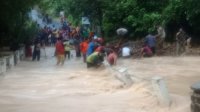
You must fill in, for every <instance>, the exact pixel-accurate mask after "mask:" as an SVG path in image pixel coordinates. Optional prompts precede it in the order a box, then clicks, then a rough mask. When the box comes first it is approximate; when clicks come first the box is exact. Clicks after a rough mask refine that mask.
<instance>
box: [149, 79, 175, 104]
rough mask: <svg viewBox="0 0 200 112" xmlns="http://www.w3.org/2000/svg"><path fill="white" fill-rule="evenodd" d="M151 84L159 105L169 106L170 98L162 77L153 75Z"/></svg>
mask: <svg viewBox="0 0 200 112" xmlns="http://www.w3.org/2000/svg"><path fill="white" fill-rule="evenodd" d="M152 85H153V88H154V90H155V93H156V95H157V97H158V99H159V104H160V105H161V106H168V107H169V106H170V104H171V99H170V96H169V92H168V89H167V86H166V83H165V81H164V79H163V78H162V77H158V76H156V77H153V78H152Z"/></svg>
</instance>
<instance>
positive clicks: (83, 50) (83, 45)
mask: <svg viewBox="0 0 200 112" xmlns="http://www.w3.org/2000/svg"><path fill="white" fill-rule="evenodd" d="M80 49H81V53H82V55H83V62H84V63H86V55H87V49H88V40H85V41H83V42H81V43H80Z"/></svg>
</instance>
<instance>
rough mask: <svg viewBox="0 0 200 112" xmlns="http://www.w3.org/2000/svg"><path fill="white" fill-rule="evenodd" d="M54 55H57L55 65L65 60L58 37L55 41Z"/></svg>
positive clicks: (63, 50) (62, 47) (63, 49)
mask: <svg viewBox="0 0 200 112" xmlns="http://www.w3.org/2000/svg"><path fill="white" fill-rule="evenodd" d="M55 47H56V57H57V65H60V64H61V65H64V60H65V56H64V54H65V48H64V45H63V43H62V41H61V38H58V40H57V42H56V45H55Z"/></svg>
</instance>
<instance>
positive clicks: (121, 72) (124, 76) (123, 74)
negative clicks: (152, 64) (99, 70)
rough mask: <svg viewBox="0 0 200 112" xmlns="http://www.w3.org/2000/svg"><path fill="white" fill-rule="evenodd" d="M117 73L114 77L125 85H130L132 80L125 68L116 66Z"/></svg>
mask: <svg viewBox="0 0 200 112" xmlns="http://www.w3.org/2000/svg"><path fill="white" fill-rule="evenodd" d="M117 71H118V74H116V77H117V78H118V79H119V80H120V81H122V82H123V83H124V84H125V85H126V86H131V85H132V84H133V80H132V79H131V76H130V75H129V74H128V72H127V71H128V69H127V68H118V69H117Z"/></svg>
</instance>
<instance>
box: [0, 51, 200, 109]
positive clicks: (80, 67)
mask: <svg viewBox="0 0 200 112" xmlns="http://www.w3.org/2000/svg"><path fill="white" fill-rule="evenodd" d="M46 52H47V57H46V58H45V57H44V56H43V57H42V59H41V61H40V62H37V61H36V62H32V61H30V60H28V59H26V60H25V61H22V62H21V63H19V64H18V65H17V66H16V67H15V68H13V69H12V70H10V71H8V72H6V74H4V75H1V76H0V112H190V94H191V90H190V86H191V84H193V83H194V82H196V81H199V80H200V69H199V66H200V58H199V57H153V58H146V59H120V60H119V61H118V65H117V67H122V66H123V67H126V68H128V70H129V73H130V74H133V75H135V76H138V77H142V78H145V79H151V78H152V77H153V76H162V77H164V79H165V80H166V83H167V87H168V89H169V92H170V97H171V99H172V104H171V106H170V107H163V106H160V105H159V103H158V98H157V97H156V95H155V92H154V90H153V89H152V86H151V82H150V81H148V80H140V81H137V82H135V83H134V84H133V86H132V87H129V88H127V87H123V84H122V83H121V82H120V81H119V80H117V79H116V78H115V77H114V73H112V71H110V70H109V69H107V68H106V67H102V68H97V69H87V68H86V65H85V64H84V63H83V62H82V60H81V59H77V58H75V57H73V58H72V59H70V60H66V61H65V65H64V66H56V58H55V57H53V54H54V49H53V48H46ZM117 67H115V68H117Z"/></svg>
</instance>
